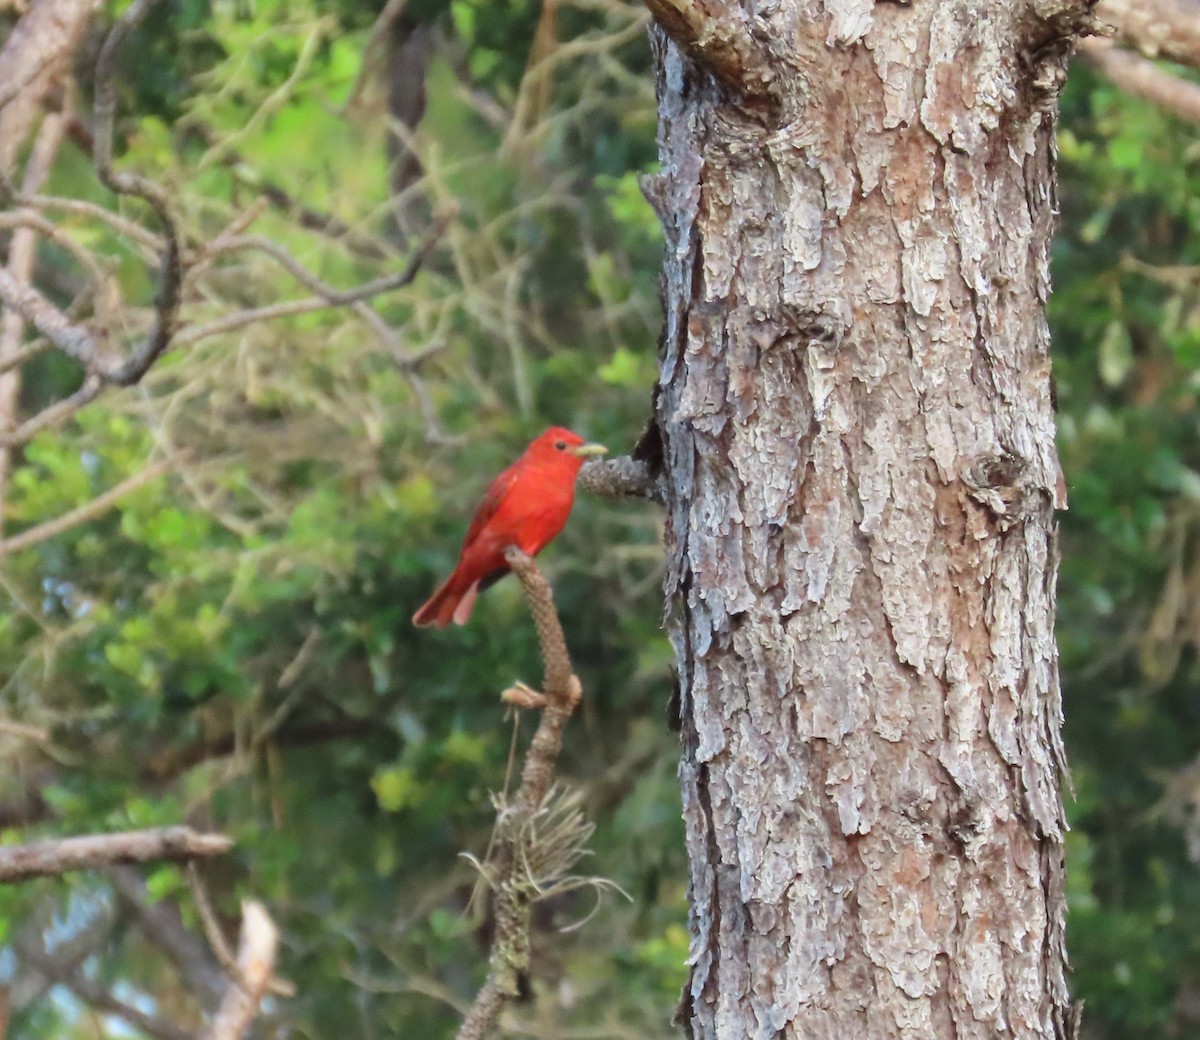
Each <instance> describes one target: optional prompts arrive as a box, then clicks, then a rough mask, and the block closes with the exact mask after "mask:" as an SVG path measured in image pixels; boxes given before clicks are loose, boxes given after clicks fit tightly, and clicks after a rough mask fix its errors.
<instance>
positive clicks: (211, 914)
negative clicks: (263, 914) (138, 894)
mask: <svg viewBox="0 0 1200 1040" xmlns="http://www.w3.org/2000/svg"><path fill="white" fill-rule="evenodd" d="M186 875H187V883H188V891H190V892H191V894H192V903H193V904H194V905H195V907H196V913H197V914H198V915H199V916H200V925H201V927H202V928H203V929H204V937H205V938H206V939H207V940H208V945H209V947H210V948H211V949H212V952H213V953H214V954H215V955H216V958H217V960H218V961H219V962H220V965H221V967H222V968H224V969H225V971H226V973H227V974H228V975H229V977H230V978H231V979H233V980H235V981H236V980H237V979H239V978H240V977H241V968H240V967H239V966H238V959H237V957H235V956H234V953H233V950H232V949H231V948H230V946H229V943H228V941H227V940H226V938H225V933H224V931H222V930H221V922H220V921H218V920H217V913H216V911H215V910H214V909H213V905H212V900H211V899H209V898H208V889H207V888H205V887H204V881H203V880H202V879H201V877H200V871H199V870H198V869H197V868H196V864H195V862H191V863H188V865H187V870H186ZM266 988H267V991H268V992H270V993H274V994H276V995H277V996H281V997H291V996H294V995H295V992H296V987H295V986H293V985H292V984H291V983H290V982H288V981H287V980H286V979H279V978H275V977H274V976H272V977H271V978H269V979H268V980H267V983H266Z"/></svg>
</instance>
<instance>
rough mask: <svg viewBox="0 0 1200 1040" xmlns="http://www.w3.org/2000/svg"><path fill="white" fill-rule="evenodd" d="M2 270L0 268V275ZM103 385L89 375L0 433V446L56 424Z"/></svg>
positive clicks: (97, 392) (12, 443)
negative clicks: (64, 394)
mask: <svg viewBox="0 0 1200 1040" xmlns="http://www.w3.org/2000/svg"><path fill="white" fill-rule="evenodd" d="M3 274H4V271H3V269H2V268H0V275H3ZM103 387H104V380H102V379H101V378H100V377H99V376H97V375H90V376H88V377H87V378H86V379H85V380H84V381H83V385H82V386H81V387H80V388H79V389H78V390H76V391H75V393H73V394H72V395H71V396H70V397H64V398H63V399H62V400H61V401H57V402H55V403H54V404H52V405H50V407H49V408H43V409H42V410H41V411H40V412H38V413H37V415H35V416H33V417H32V418H29V419H26V420H25V421H24V422H23V423H21V425H20V426H18V427H17V428H16V429H15V430H13V431H12V432H11V433H0V447H5V448H11V447H12V446H13V445H15V444H24V443H25V442H26V441H29V440H32V439H33V438H34V437H35V436H36V435H37V434H39V433H41V432H42V430H46V429H49V428H50V427H51V426H56V425H57V424H58V423H60V422H63V421H64V420H66V419H68V418H69V417H70V416H72V415H74V414H75V413H76V412H77V411H79V409H80V408H82V407H83V406H84V405H85V404H89V403H90V402H92V401H94V400H95V399H96V398H97V397H98V396H99V394H100V391H101V389H103Z"/></svg>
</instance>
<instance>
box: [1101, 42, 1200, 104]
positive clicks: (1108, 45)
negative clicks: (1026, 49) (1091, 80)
mask: <svg viewBox="0 0 1200 1040" xmlns="http://www.w3.org/2000/svg"><path fill="white" fill-rule="evenodd" d="M1079 49H1080V52H1081V53H1082V54H1083V56H1084V57H1085V58H1086V59H1087V60H1088V61H1089V62H1090V63H1091V64H1092V65H1093V66H1095V68H1097V69H1099V70H1100V72H1102V73H1103V74H1104V75H1105V76H1107V77H1108V78H1109V79H1110V80H1112V82H1113V84H1114V85H1115V86H1117V87H1119V88H1120V89H1121V90H1124V91H1127V92H1128V93H1130V94H1136V95H1137V96H1138V97H1141V98H1145V99H1146V100H1147V101H1152V102H1154V104H1156V105H1160V106H1161V107H1163V108H1165V109H1167V111H1169V112H1173V113H1174V114H1175V115H1177V116H1179V117H1180V118H1181V119H1186V120H1187V121H1188V122H1190V123H1196V124H1197V125H1200V83H1193V82H1191V81H1190V80H1186V79H1180V77H1178V76H1174V75H1172V74H1171V73H1170V72H1168V71H1166V69H1163V68H1161V67H1160V66H1158V65H1156V64H1155V63H1154V62H1153V61H1151V60H1150V59H1149V58H1143V57H1140V56H1139V55H1137V54H1134V53H1133V52H1132V51H1125V50H1121V49H1120V48H1119V47H1115V46H1113V44H1112V42H1111V41H1110V40H1101V39H1089V40H1085V41H1083V43H1082V44H1081V45H1080V48H1079Z"/></svg>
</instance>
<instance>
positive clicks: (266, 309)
mask: <svg viewBox="0 0 1200 1040" xmlns="http://www.w3.org/2000/svg"><path fill="white" fill-rule="evenodd" d="M448 225H449V218H448V217H446V218H443V219H442V220H439V221H438V222H437V224H435V225H434V227H433V228H432V230H430V232H429V234H428V235H426V236H425V241H424V242H422V243H421V245H420V247H419V248H418V249H417V251H416V252H415V253H413V254H412V256H411V257H409V260H408V263H407V264H406V265H405V266H404V269H403V270H402V271H398V272H397V273H396V274H390V275H386V276H385V277H383V278H376V279H374V280H372V281H370V282H365V283H364V284H363V285H360V286H358V287H357V288H355V289H335V288H334V287H333V286H326V285H325V283H323V282H320V279H317V278H316V276H315V275H312V274H310V273H308V272H307V271H305V272H304V274H305V277H306V278H308V279H311V280H312V281H315V282H318V283H320V284H321V285H322V286H324V290H323V291H322V292H321V294H320V295H319V296H310V297H307V298H305V299H303V300H284V301H283V302H282V303H272V304H267V305H266V306H263V307H249V308H247V309H246V310H241V311H234V312H233V313H232V314H226V315H225V316H224V317H223V318H216V319H214V320H213V321H210V322H207V323H206V324H203V325H193V326H191V327H190V328H187V329H184V330H183V331H182V332H181V333H179V335H178V336H176V337H175V343H176V345H177V346H186V345H188V344H191V343H196V342H199V341H200V340H202V339H207V338H208V337H209V336H217V335H221V334H222V333H225V332H233V331H234V330H236V329H240V328H244V327H245V326H247V325H253V324H256V323H258V322H260V321H270V320H271V319H274V318H284V317H288V316H290V315H293V314H308V313H310V312H312V311H320V310H326V309H328V308H330V307H346V306H350V305H352V304H355V303H358V302H360V301H362V300H366V299H370V298H371V297H372V296H379V295H380V294H381V293H385V292H392V291H393V290H396V289H401V288H403V287H404V286H406V285H408V284H409V283H410V282H412V280H413V279H414V278H416V277H417V275H418V274H419V273H420V270H421V267H422V265H423V264H424V263H425V260H426V259H427V258H428V256H429V254H430V253H431V252H432V251H433V247H434V246H435V245H437V243H438V240H439V239H440V238H441V237H442V235H443V234H444V232H445V230H446V228H447V226H448ZM263 241H265V240H263ZM265 251H268V252H271V254H272V255H273V256H275V259H277V260H278V259H280V256H279V255H276V253H279V254H283V255H286V251H284V250H277V249H275V248H272V249H271V250H265ZM289 259H290V257H289ZM281 262H282V261H281ZM292 263H296V261H294V260H292ZM296 267H297V270H300V271H303V270H304V269H303V268H302V267H301V266H300V265H299V264H298V263H296ZM292 274H293V276H294V277H297V278H298V279H299V275H298V274H297V273H296V271H292ZM299 280H301V281H303V280H304V279H299ZM2 291H3V286H2V285H0V293H2Z"/></svg>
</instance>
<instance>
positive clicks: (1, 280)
mask: <svg viewBox="0 0 1200 1040" xmlns="http://www.w3.org/2000/svg"><path fill="white" fill-rule="evenodd" d="M0 303H3V304H4V305H5V306H6V307H11V308H12V309H13V310H14V311H16V312H17V313H18V314H20V315H21V317H23V318H24V319H25V320H26V321H27V322H29V324H30V325H32V326H33V327H34V328H35V329H37V330H38V332H40V333H41V334H42V335H43V336H45V337H46V338H47V339H48V340H50V342H51V343H53V344H54V345H55V346H56V347H58V349H59V350H61V351H62V352H63V353H64V354H66V355H67V356H68V357H72V358H74V359H75V360H76V361H78V362H80V364H83V365H90V364H91V363H92V360H93V358H94V357H95V356H96V340H95V338H94V337H93V336H92V334H91V333H90V332H89V331H88V330H87V329H85V328H83V327H82V326H80V325H76V324H75V323H74V322H73V321H71V320H70V318H68V317H67V316H66V315H65V314H63V312H62V311H60V310H59V309H58V308H57V307H55V306H54V304H52V303H51V302H50V301H49V300H47V299H46V297H44V296H43V295H42V294H41V293H40V292H38V291H37V290H36V289H34V288H33V287H32V286H30V285H26V284H24V283H22V282H20V281H18V280H17V279H16V278H14V277H13V276H12V274H11V273H10V272H9V270H8V269H7V268H3V267H0Z"/></svg>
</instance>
